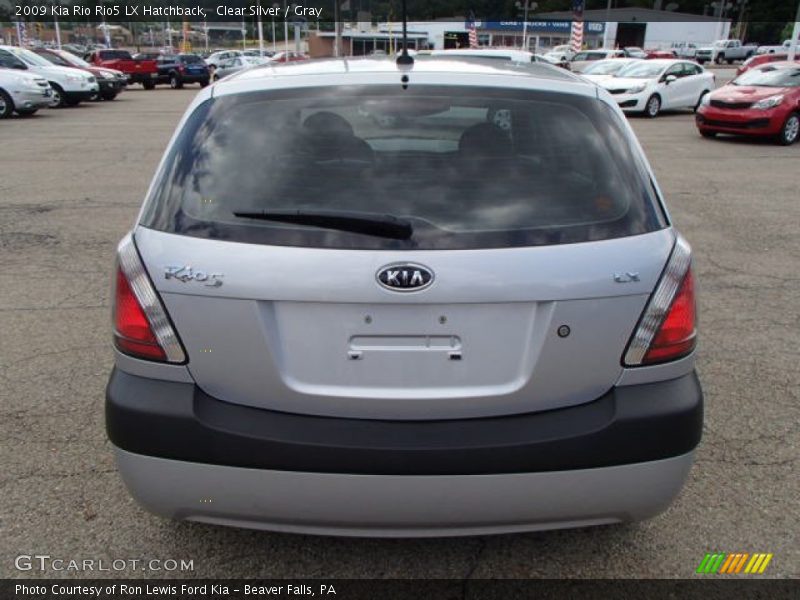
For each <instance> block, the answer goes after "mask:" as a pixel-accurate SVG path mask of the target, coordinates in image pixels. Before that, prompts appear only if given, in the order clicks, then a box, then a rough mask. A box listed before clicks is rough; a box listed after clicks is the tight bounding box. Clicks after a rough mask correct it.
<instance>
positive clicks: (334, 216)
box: [233, 209, 414, 240]
mask: <svg viewBox="0 0 800 600" xmlns="http://www.w3.org/2000/svg"><path fill="white" fill-rule="evenodd" d="M233 214H234V215H235V216H237V217H242V218H245V219H260V220H262V221H276V222H279V223H291V224H293V225H308V226H311V227H321V228H323V229H338V230H339V231H349V232H351V233H362V234H364V235H374V236H376V237H382V238H389V239H393V240H407V239H410V238H411V236H412V234H413V233H414V228H413V227H412V226H411V223H410V222H409V221H406V220H405V219H400V218H398V217H395V216H393V215H381V214H376V213H362V212H355V211H352V212H351V211H339V210H303V209H295V210H257V211H247V210H241V211H233Z"/></svg>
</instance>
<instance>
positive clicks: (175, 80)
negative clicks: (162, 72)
mask: <svg viewBox="0 0 800 600" xmlns="http://www.w3.org/2000/svg"><path fill="white" fill-rule="evenodd" d="M169 87H171V88H172V89H173V90H179V89H181V88H182V87H183V82H182V81H181V78H180V77H178V76H177V75H170V78H169Z"/></svg>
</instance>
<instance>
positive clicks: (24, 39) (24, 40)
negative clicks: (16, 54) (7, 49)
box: [17, 21, 28, 48]
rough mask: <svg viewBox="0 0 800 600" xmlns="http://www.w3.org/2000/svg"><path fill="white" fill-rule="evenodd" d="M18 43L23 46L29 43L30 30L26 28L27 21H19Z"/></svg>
mask: <svg viewBox="0 0 800 600" xmlns="http://www.w3.org/2000/svg"><path fill="white" fill-rule="evenodd" d="M17 45H18V46H22V47H23V48H24V47H26V46H27V45H28V32H27V30H26V28H25V21H17Z"/></svg>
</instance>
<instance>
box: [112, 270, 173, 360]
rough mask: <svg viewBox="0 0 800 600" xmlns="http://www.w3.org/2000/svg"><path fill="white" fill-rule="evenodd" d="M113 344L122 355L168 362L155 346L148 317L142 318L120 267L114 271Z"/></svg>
mask: <svg viewBox="0 0 800 600" xmlns="http://www.w3.org/2000/svg"><path fill="white" fill-rule="evenodd" d="M114 344H115V345H116V347H117V348H119V349H120V350H121V351H122V352H124V353H125V354H132V355H134V356H139V357H141V358H147V359H150V360H160V361H165V360H167V355H166V353H165V352H164V350H163V349H162V348H161V346H159V345H158V340H157V339H156V336H155V334H154V333H153V330H152V328H151V327H150V322H149V321H148V320H147V315H145V314H144V310H143V309H142V307H141V306H140V305H139V301H138V300H137V299H136V296H135V295H134V293H133V290H132V289H131V286H130V284H129V283H128V280H127V279H126V278H125V274H124V273H123V272H122V269H121V268H120V267H117V286H116V293H115V297H114Z"/></svg>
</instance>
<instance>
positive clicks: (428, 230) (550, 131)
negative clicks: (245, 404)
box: [142, 86, 665, 249]
mask: <svg viewBox="0 0 800 600" xmlns="http://www.w3.org/2000/svg"><path fill="white" fill-rule="evenodd" d="M652 190H653V188H652V185H651V182H650V181H649V179H648V177H647V175H646V173H645V171H644V169H643V166H642V164H641V161H640V159H639V157H638V154H637V153H636V152H635V151H634V150H632V148H631V147H630V145H629V142H628V140H627V137H626V134H625V133H624V130H623V127H622V125H621V123H620V120H619V118H618V117H617V116H616V114H615V113H613V112H612V111H611V110H610V109H609V108H608V107H607V106H606V105H605V104H604V103H602V102H599V101H597V100H596V99H594V98H586V97H578V96H575V95H566V94H555V93H544V92H534V91H528V90H505V89H503V90H499V89H491V88H478V87H455V86H448V87H434V86H416V87H409V88H408V89H406V90H402V89H401V88H400V87H399V86H397V87H395V86H369V87H356V86H348V87H326V88H304V89H299V90H298V89H295V90H291V91H272V92H257V93H250V94H239V95H232V96H223V97H221V98H216V99H213V100H208V101H207V102H205V103H203V104H202V105H201V106H199V107H198V109H197V110H196V111H195V112H194V113H193V114H192V115H191V116H190V118H189V119H188V121H187V124H186V125H185V127H184V129H183V130H182V132H181V134H180V135H179V136H178V138H177V140H176V142H175V144H174V146H173V148H172V150H171V151H170V154H169V156H168V157H167V159H166V161H165V164H164V167H163V168H162V170H161V172H160V173H159V175H158V178H157V181H156V185H155V187H154V193H153V194H152V195H151V197H150V199H149V201H148V204H147V207H146V209H145V211H144V216H143V220H142V225H144V226H146V227H150V228H153V229H157V230H161V231H165V232H170V233H179V234H184V235H190V236H195V237H202V238H213V239H221V240H232V241H238V242H248V243H260V244H273V245H286V246H310V247H321V248H354V249H356V248H357V249H403V248H408V249H412V248H413V249H468V248H488V247H514V246H533V245H545V244H563V243H575V242H586V241H593V240H605V239H610V238H617V237H623V236H630V235H638V234H643V233H647V232H650V231H654V230H656V229H660V228H662V227H664V226H665V220H664V217H663V215H662V213H661V212H660V208H659V206H658V204H657V202H656V201H655V198H654V196H653V194H654V193H653V191H652ZM263 211H270V212H282V213H286V212H297V211H300V212H302V213H307V214H317V213H325V214H329V213H331V212H335V213H339V212H341V213H343V214H347V215H351V216H352V215H362V214H363V215H368V216H371V217H375V216H376V215H378V216H387V215H388V216H390V217H389V218H396V219H402V220H403V221H404V222H407V223H409V224H410V225H411V227H412V229H413V233H412V234H411V235H410V236H408V237H407V239H388V238H386V237H382V236H380V235H379V234H378V232H377V230H376V232H375V234H374V235H371V234H370V233H371V232H365V231H358V232H354V231H352V230H350V231H343V230H340V229H337V228H336V227H331V228H325V227H324V226H320V225H319V223H316V224H315V225H316V226H311V225H310V224H308V223H306V222H304V223H297V222H293V223H287V222H276V221H274V220H263V219H259V218H256V216H257V214H258V213H260V212H263ZM235 213H238V214H239V215H240V216H237V215H236V214H235ZM243 214H247V215H249V216H241V215H243Z"/></svg>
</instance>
